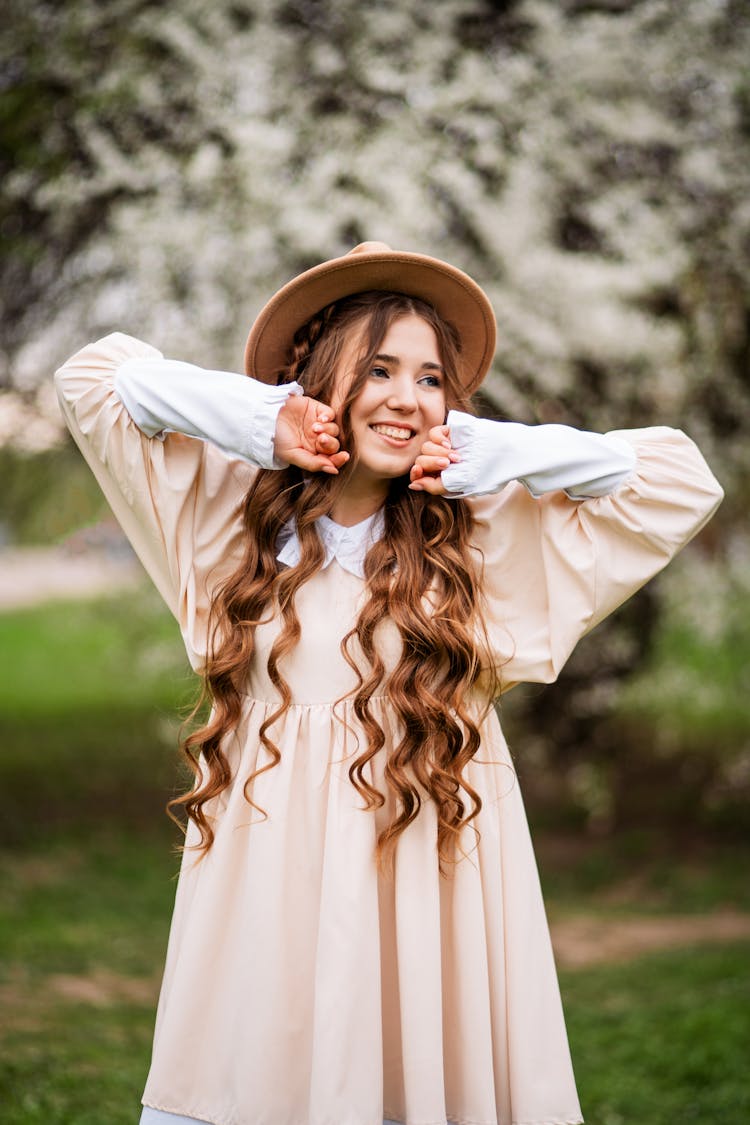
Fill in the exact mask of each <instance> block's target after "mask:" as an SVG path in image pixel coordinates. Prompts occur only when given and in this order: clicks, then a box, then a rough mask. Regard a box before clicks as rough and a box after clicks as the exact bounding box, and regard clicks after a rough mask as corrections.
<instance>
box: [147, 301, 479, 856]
mask: <svg viewBox="0 0 750 1125" xmlns="http://www.w3.org/2000/svg"><path fill="white" fill-rule="evenodd" d="M409 314H415V315H417V316H419V317H421V318H423V319H424V320H425V321H426V322H427V323H428V324H430V325H431V326H432V328H433V329H434V331H435V333H436V336H437V341H438V347H439V352H440V356H441V361H442V365H443V367H444V369H445V390H446V402H447V405H448V407H449V408H459V409H463V410H467V409H470V407H469V404H468V402H467V399H466V395H465V393H464V391H463V388H462V386H461V383H460V380H459V378H458V374H457V358H458V347H459V344H458V338H457V336H456V334H455V332H454V330H453V329H452V328H451V326H450V325H448V324H447V323H445V322H444V321H443V320H442V319H441V318H440V317H439V316H438V314H437V313H436V312H435V310H434V309H433V308H432V306H431V305H428V304H426V303H425V302H424V301H421V300H417V299H415V298H411V297H406V296H403V295H400V294H390V293H381V292H372V293H362V294H357V295H356V296H354V297H348V298H345V299H344V300H342V301H339V302H336V303H334V304H332V305H329V306H328V307H327V308H325V309H324V310H323V311H322V312H321V313H319V314H318V315H317V316H316V317H314V318H313V319H312V320H311V321H310V322H309V323H308V324H306V325H305V326H304V328H302V329H300V331H299V332H297V334H296V336H295V337H294V342H293V346H292V348H291V350H290V354H289V357H288V363H287V365H286V366H285V367H284V368H283V370H282V371H280V372H279V374H278V382H279V383H280V384H281V383H286V382H291V381H292V380H297V381H299V382H301V383H302V384H303V386H304V391H305V394H307V395H309V396H310V397H311V398H314V399H316V400H318V401H321V402H325V403H330V402H331V401H332V396H333V392H334V387H335V386H336V383H337V373H338V371H339V369H340V361H341V357H342V352H343V349H344V347H345V345H346V344H347V342H348V341H350V340H351V336H352V333H357V334H359V335H360V337H361V345H360V355H359V359H358V361H357V363H356V365H355V371H354V376H353V380H352V383H351V386H350V387H349V390H348V392H347V393H346V397H345V399H344V401H343V403H342V405H341V406H340V408H339V415H338V419H337V420H338V422H339V427H340V439H341V446H342V448H344V449H347V450H349V452H350V454H351V462H350V463H353V462H355V461H356V449H353V448H352V437H351V431H350V411H351V406H352V403H353V402H354V401H355V399H356V398H357V396H358V394H359V392H360V389H361V387H362V385H363V383H364V381H365V379H366V378H367V377H368V372H369V370H370V368H371V366H372V363H373V360H374V357H375V356H376V354H377V352H378V350H379V348H380V345H381V343H382V341H383V339H384V337H385V335H386V333H387V331H388V328H389V327H390V325H391V324H392V323H393V322H394V321H396V320H398V319H399V318H400V317H403V316H406V315H409ZM347 467H348V466H347ZM347 467H345V468H344V469H342V470H341V472H340V474H339V476H329V475H327V474H325V473H306V472H304V471H302V470H301V469H298V468H296V467H295V466H289V467H287V468H285V469H282V470H265V469H261V470H260V471H259V472H258V474H257V476H256V477H255V480H254V482H253V485H252V487H251V488H250V491H249V492H248V494H247V496H246V498H245V500H244V501H243V503H242V505H241V515H242V521H243V526H244V529H245V532H246V542H247V546H246V550H245V556H244V559H243V561H242V563H241V565H240V567H239V568H238V570H237V571H236V573H235V574H233V575H232V576H231V577H230V579H229V580H228V581H227V582H225V583H224V585H223V586H222V587H221V588H220V589H219V590H218V592H217V593H216V595H215V597H214V600H213V603H212V609H211V620H212V629H211V637H212V640H211V644H210V651H209V659H208V662H207V667H206V672H205V676H204V694H203V699H204V700H205V699H206V698H208V699H210V701H211V703H212V710H211V714H210V716H209V718H208V720H207V721H206V722H205V723H204V724H203V725H201V726H200V728H199V729H197V730H195V731H194V732H193V733H191V734H190V735H189V736H188V737H187V739H186V740H185V742H184V745H183V753H184V756H185V758H186V760H187V763H188V765H189V767H190V769H191V770H192V773H193V777H194V784H193V787H192V788H191V789H190V791H189V792H187V793H185V794H183V795H182V796H180V797H177V798H175V799H174V800H173V801H171V802H170V803H169V806H168V807H169V809H170V812H171V811H172V810H175V809H182V810H183V811H184V812H186V813H187V815H188V817H189V818H190V819H192V820H193V821H194V822H195V824H196V825H197V827H198V829H199V831H200V841H199V843H198V844H196V845H195V846H196V848H197V849H198V850H200V851H206V850H207V849H208V848H209V847H210V846H211V844H212V842H213V839H214V830H213V827H212V824H211V820H212V817H211V816H210V814H209V812H208V811H207V809H206V806H207V804H208V803H209V802H211V801H213V800H214V799H215V798H217V797H218V796H219V794H220V793H222V792H223V790H224V789H226V788H227V786H228V785H229V784H230V782H231V781H232V775H231V769H230V766H229V762H228V760H227V757H226V755H225V754H224V751H223V749H222V747H223V745H224V744H225V740H226V738H227V737H228V736H229V734H230V733H231V732H232V731H233V730H234V729H235V727H236V726H237V724H238V723H239V721H240V717H241V713H242V701H243V692H244V688H245V685H246V682H247V676H248V670H249V667H250V663H251V661H252V659H253V655H254V652H255V628H256V626H257V625H258V624H259V623H260V622H261V621H262V620H264V619H265V620H268V617H269V614H270V613H272V612H274V613H275V612H278V614H279V616H280V619H281V629H280V632H279V634H278V636H277V637H276V640H275V642H274V644H273V646H272V648H271V651H270V654H269V657H268V674H269V677H270V679H271V681H272V683H273V684H274V686H275V688H276V689H277V691H278V693H279V696H280V703H279V705H278V707H277V708H276V709H275V710H274V711H273V712H272V713H271V714H270V715H269V716H267V717H266V719H265V721H264V722H263V724H262V726H261V728H260V740H261V743H262V745H263V747H264V748H265V750H266V751H267V753H268V761H267V762H266V764H264V765H262V766H260V767H259V768H258V769H256V770H255V771H254V772H253V773H252V774H251V776H249V777H248V778H247V779H246V780H245V782H244V789H245V796H246V798H247V800H248V802H249V803H250V804H251V805H252V806H253V807H254V808H256V809H258V808H259V807H258V806H257V805H256V804H255V802H254V801H253V800H252V795H251V793H252V784H253V781H254V779H255V778H256V777H258V776H259V775H260V774H261V773H264V772H265V771H266V770H269V769H272V768H273V767H274V766H275V765H276V764H277V763H278V762H279V760H280V757H281V754H280V751H279V749H278V747H277V746H276V745H275V744H274V742H273V739H272V737H271V728H272V727H273V724H274V723H275V722H277V721H278V720H279V719H281V718H282V717H283V715H284V714H285V713H286V711H287V710H288V708H289V706H290V704H291V702H292V695H291V691H290V688H289V685H288V684H287V682H286V680H285V679H284V676H283V673H282V670H281V665H282V662H283V659H284V657H285V656H286V655H287V654H288V653H289V652H290V651H291V650H292V649H293V648H294V646H295V644H296V643H297V641H298V639H299V636H300V623H299V618H298V616H297V613H296V610H295V595H296V593H297V591H298V590H299V589H300V587H301V586H302V585H303V583H305V582H308V581H309V580H310V579H311V578H312V577H313V575H314V574H316V572H317V571H318V570H320V568H321V567H322V565H323V562H324V550H323V546H322V544H321V541H320V538H319V536H318V534H317V531H316V528H315V521H316V520H317V519H318V518H319V517H320V516H322V515H327V514H329V513H330V511H331V509H332V507H333V503H334V501H335V498H336V496H337V494H338V490H339V489H340V488H341V487H342V485H343V484H344V483H345V474H346V471H347ZM408 483H409V478H408V476H406V477H401V478H398V479H396V480H394V481H392V482H391V485H390V488H389V493H388V496H387V499H386V503H385V508H384V520H385V531H384V534H383V536H382V538H381V539H380V540H379V541H378V542H377V543H375V544H374V545H373V546H372V547H371V548H370V550H369V552H368V554H367V557H366V559H365V564H364V569H365V581H366V589H367V594H368V597H367V599H366V601H365V604H364V606H363V608H362V610H361V612H360V615H359V618H358V620H357V622H356V624H355V626H354V628H353V629H352V630H351V631H350V632H349V633H348V634H347V635H346V636H345V637H344V638H343V640H342V642H341V650H342V653H343V655H344V657H345V659H346V660H347V662H348V663H349V665H350V666H351V667H352V669H353V670H354V672H355V674H356V677H357V686H356V688H355V689H354V691H353V692H352V693H350V695H349V696H348V697H347V698H348V699H351V701H352V706H353V710H354V713H355V715H356V717H357V719H358V720H359V722H360V723H361V726H362V730H363V731H364V734H365V738H366V746H365V747H364V749H363V750H362V752H361V753H360V754H359V756H358V757H357V758H356V760H354V761H353V762H352V763H351V765H350V767H349V777H350V779H351V781H352V784H353V785H354V787H355V789H356V790H357V791H358V793H359V794H360V796H361V797H362V798H363V799H364V802H365V808H366V809H369V810H375V809H377V808H380V807H382V806H383V805H384V804H385V802H386V795H385V794H383V793H382V792H380V791H379V790H378V789H377V788H376V787H375V786H374V785H373V784H372V782H371V781H370V780H368V776H367V772H366V771H367V766H368V763H370V762H371V761H372V759H374V758H375V757H376V755H381V754H383V753H385V754H387V760H386V762H385V764H384V778H385V781H386V785H387V787H388V790H389V796H390V798H391V801H392V804H393V815H392V817H391V819H390V822H389V823H388V824H387V825H386V827H385V828H384V829H383V830H382V831H381V832H380V834H379V836H378V840H377V859H378V862H379V863H381V864H382V863H383V862H385V861H387V860H389V859H390V858H391V857H392V854H393V849H394V846H395V844H396V841H397V839H398V837H399V835H400V834H401V833H402V832H403V831H404V829H405V828H406V827H407V826H408V825H409V824H410V823H411V822H412V821H413V820H414V819H415V817H416V816H417V815H418V813H419V811H420V809H421V807H422V804H423V801H425V800H430V801H432V802H433V803H434V805H435V808H436V812H437V849H438V856H439V861H440V866H441V870H443V865H444V863H445V862H452V861H454V860H455V857H456V854H457V853H461V854H463V851H464V849H463V848H462V847H461V843H460V837H461V834H462V830H463V829H464V828H465V827H466V826H467V825H470V824H471V825H472V827H473V828H474V831H475V833H476V832H477V829H476V826H475V825H473V824H472V822H473V821H474V819H475V818H476V816H477V815H478V813H479V811H480V809H481V805H482V802H481V798H480V796H479V794H478V793H477V792H476V791H475V790H474V789H473V788H472V786H471V785H470V784H469V783H468V781H467V780H466V777H465V776H464V769H465V767H466V766H467V764H468V763H469V762H470V761H471V760H472V758H474V756H475V755H476V753H477V750H478V749H479V744H480V738H479V729H478V723H477V721H476V720H475V718H474V717H473V716H472V710H471V708H470V707H468V706H467V700H468V698H469V697H470V696H471V694H472V689H474V688H475V685H477V681H478V680H479V678H480V675H482V676H487V675H489V676H490V677H491V679H492V683H491V687H490V690H489V693H488V695H489V698H490V699H491V698H492V697H493V696H494V694H495V691H494V688H495V686H496V684H495V681H494V674H493V673H492V672H491V664H490V661H489V657H488V646H487V641H486V634H485V631H484V624H483V619H482V614H481V609H480V590H481V559H479V558H478V555H477V552H476V551H475V550H472V549H471V547H470V543H471V538H472V531H473V529H474V517H473V514H472V511H471V508H470V506H469V505H468V504H467V503H465V502H464V501H463V500H460V499H458V500H451V501H449V502H446V500H445V499H444V498H442V497H436V496H431V495H430V494H428V493H427V492H413V491H411V490H409V488H408V487H407V485H408ZM291 518H294V520H296V526H297V534H298V537H299V542H300V561H299V563H298V564H297V565H296V566H294V567H290V568H288V569H279V566H278V564H277V562H276V554H277V546H276V541H277V538H278V535H279V532H280V531H281V529H282V528H283V527H284V525H285V523H286V522H287V521H288V520H289V519H291ZM386 617H388V618H390V620H391V621H392V622H393V623H394V625H395V626H396V628H397V630H398V633H399V636H400V641H401V654H400V657H399V660H398V662H397V664H396V666H395V668H393V670H392V671H390V672H387V671H386V668H385V665H384V662H383V660H382V657H381V655H380V653H379V652H378V647H377V644H376V636H375V634H376V628H377V625H378V623H379V622H381V621H382V620H383V619H384V618H386ZM354 641H356V642H358V648H359V651H360V653H361V654H363V655H364V658H365V666H364V667H360V663H358V662H357V660H356V659H355V657H354V656H353V655H352V651H351V649H352V642H354ZM360 662H361V658H360ZM376 693H378V694H380V695H385V696H386V698H387V700H388V702H389V703H390V705H391V707H392V709H393V712H394V713H395V716H396V718H397V720H398V729H399V731H400V737H399V740H398V742H397V743H396V744H395V745H394V746H391V747H386V738H385V733H384V731H383V729H382V727H381V726H380V724H379V723H378V721H377V719H376V718H375V716H374V714H373V713H372V710H371V707H370V700H371V697H372V696H373V695H375V694H376ZM482 694H483V695H484V698H485V699H486V698H487V697H488V695H487V694H485V692H483V693H482ZM339 702H341V701H339ZM490 706H491V704H487V709H489V707H490ZM196 711H197V708H196ZM485 713H486V712H485ZM474 714H475V713H474ZM479 721H480V722H481V717H480V718H479ZM360 748H361V747H360ZM259 811H260V812H261V813H263V810H262V809H259ZM264 815H265V814H264ZM477 834H478V833H477Z"/></svg>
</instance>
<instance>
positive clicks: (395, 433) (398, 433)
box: [370, 424, 415, 441]
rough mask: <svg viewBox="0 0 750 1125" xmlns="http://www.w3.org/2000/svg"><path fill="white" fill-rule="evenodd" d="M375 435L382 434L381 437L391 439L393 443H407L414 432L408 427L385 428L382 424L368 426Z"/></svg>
mask: <svg viewBox="0 0 750 1125" xmlns="http://www.w3.org/2000/svg"><path fill="white" fill-rule="evenodd" d="M370 429H371V430H374V431H375V433H376V434H382V435H383V437H389V438H393V439H394V440H395V441H409V439H410V438H413V437H414V434H415V431H414V430H412V429H411V427H410V426H386V425H383V424H376V425H374V426H370Z"/></svg>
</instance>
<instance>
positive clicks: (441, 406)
mask: <svg viewBox="0 0 750 1125" xmlns="http://www.w3.org/2000/svg"><path fill="white" fill-rule="evenodd" d="M358 344H359V341H356V342H354V343H353V346H352V350H351V352H350V353H349V354H347V352H348V349H347V352H345V355H344V357H343V360H342V365H341V367H342V369H341V372H340V376H339V379H340V393H341V398H343V396H344V394H345V393H346V389H347V388H348V386H350V384H351V379H352V367H353V363H354V361H355V359H356V350H357V348H358ZM445 414H446V401H445V375H444V372H443V366H442V364H441V362H440V352H439V350H438V342H437V337H436V335H435V332H434V330H433V328H432V326H431V325H430V324H428V323H427V321H425V320H422V318H421V317H419V316H415V315H413V314H408V315H406V316H403V317H401V318H400V319H399V320H396V321H394V322H393V324H392V325H391V326H390V328H389V329H388V331H387V332H386V334H385V336H384V338H383V341H382V343H381V345H380V347H379V348H378V354H377V356H376V357H375V359H374V360H373V362H372V365H371V367H370V371H369V372H368V374H367V376H366V379H365V382H364V384H363V386H362V390H361V391H360V393H359V395H358V396H357V398H356V400H355V401H354V403H353V404H352V407H351V412H350V426H351V432H352V437H353V439H354V445H355V448H356V452H357V458H356V464H354V465H352V469H351V477H354V476H356V477H357V478H358V483H361V484H365V483H366V482H367V481H368V480H372V481H373V482H376V481H380V482H382V481H383V480H389V479H393V478H395V477H400V476H404V475H405V474H406V473H408V472H409V470H410V469H411V467H412V465H413V464H414V462H415V461H416V459H417V456H418V454H419V452H420V450H421V448H422V445H423V443H424V442H425V441H426V440H427V435H428V433H429V431H430V430H431V429H432V427H433V426H440V425H442V423H443V422H444V421H445ZM348 475H349V474H348Z"/></svg>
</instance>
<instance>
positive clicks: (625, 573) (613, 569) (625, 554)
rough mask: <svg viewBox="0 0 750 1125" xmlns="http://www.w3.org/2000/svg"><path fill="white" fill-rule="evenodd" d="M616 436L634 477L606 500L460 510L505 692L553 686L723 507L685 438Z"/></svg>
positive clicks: (523, 499) (529, 499) (549, 497)
mask: <svg viewBox="0 0 750 1125" xmlns="http://www.w3.org/2000/svg"><path fill="white" fill-rule="evenodd" d="M616 436H617V438H618V439H620V440H622V441H625V442H628V443H629V444H630V445H631V446H632V448H633V449H634V450H635V455H636V460H635V467H634V468H633V470H632V471H631V472H630V473H629V475H628V476H627V477H626V479H625V480H624V481H623V482H622V483H621V484H619V485H618V486H617V487H616V488H614V489H613V490H612V491H611V492H609V494H607V495H603V496H597V497H595V498H591V499H585V500H573V499H571V498H570V497H569V496H567V495H566V494H565V492H562V491H554V492H549V493H546V494H545V495H543V496H540V497H538V498H535V497H534V496H532V495H531V494H530V493H529V491H528V490H527V488H525V487H524V486H523V485H522V484H521V483H519V482H518V481H514V482H512V483H510V484H509V485H507V487H505V488H504V490H503V491H502V492H500V493H497V494H494V495H486V496H476V497H471V498H470V499H469V500H467V501H466V502H467V503H469V504H471V506H472V509H473V511H474V515H475V517H476V519H477V521H478V524H477V529H476V532H475V545H476V546H477V548H478V549H479V551H480V552H481V556H482V559H483V568H484V571H483V573H484V589H485V592H486V605H485V615H486V623H487V629H488V634H489V640H490V644H491V647H492V650H493V657H494V661H495V664H496V669H497V671H498V674H499V676H500V678H501V685H502V689H503V690H507V689H508V688H510V687H512V686H513V685H514V684H516V683H521V682H538V683H550V682H552V681H553V680H555V679H556V678H557V676H558V674H559V672H560V671H561V669H562V667H563V665H564V664H565V662H566V660H567V659H568V657H569V656H570V654H571V652H572V650H573V648H574V647H575V645H576V643H577V642H578V640H579V639H580V638H581V637H582V636H583V635H584V634H585V633H587V632H588V631H589V630H590V629H592V628H593V627H594V626H595V625H596V624H598V622H600V621H602V620H603V619H604V618H605V617H606V616H607V615H608V614H610V613H612V611H613V610H615V609H616V608H617V607H618V606H619V605H621V604H622V603H623V602H624V601H625V600H626V599H627V598H629V597H630V596H631V595H632V594H634V593H635V591H636V590H638V589H639V588H640V587H641V586H643V585H644V583H646V582H647V581H648V580H649V579H650V578H652V577H653V576H654V575H655V574H657V573H658V572H659V571H660V570H661V569H662V568H663V567H664V566H666V564H667V563H668V562H669V560H670V559H672V558H673V557H674V556H675V555H676V554H677V552H678V551H679V550H680V549H681V548H682V547H684V546H685V544H686V543H688V542H689V540H690V539H692V538H693V536H694V535H696V534H697V532H698V531H700V529H701V528H702V527H703V525H704V524H705V523H706V522H707V521H708V520H709V519H710V518H711V516H712V515H713V513H714V511H715V510H716V508H717V507H718V505H719V503H720V502H721V499H722V496H723V492H722V489H721V486H720V485H719V483H718V482H717V480H716V478H715V477H714V476H713V474H712V473H711V471H710V469H709V468H708V466H707V464H706V462H705V460H704V459H703V457H702V455H701V453H700V451H699V450H698V448H697V447H696V446H695V444H694V443H693V442H692V441H691V440H690V439H689V438H688V437H687V436H686V435H685V434H683V433H682V432H681V431H679V430H673V429H669V428H668V427H654V428H651V429H645V430H620V431H617V434H616Z"/></svg>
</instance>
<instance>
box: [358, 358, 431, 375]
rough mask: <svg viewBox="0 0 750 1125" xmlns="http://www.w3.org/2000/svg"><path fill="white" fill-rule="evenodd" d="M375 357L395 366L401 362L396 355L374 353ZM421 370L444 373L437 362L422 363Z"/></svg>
mask: <svg viewBox="0 0 750 1125" xmlns="http://www.w3.org/2000/svg"><path fill="white" fill-rule="evenodd" d="M375 359H382V360H383V362H384V363H393V364H395V365H396V366H398V364H399V363H400V362H401V360H400V359H399V357H398V356H397V355H384V354H383V353H380V354H379V355H376V356H375ZM422 370H427V371H441V372H442V373H443V375H445V368H444V367H442V366H441V365H440V364H439V363H423V364H422Z"/></svg>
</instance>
